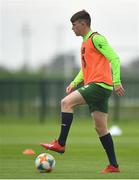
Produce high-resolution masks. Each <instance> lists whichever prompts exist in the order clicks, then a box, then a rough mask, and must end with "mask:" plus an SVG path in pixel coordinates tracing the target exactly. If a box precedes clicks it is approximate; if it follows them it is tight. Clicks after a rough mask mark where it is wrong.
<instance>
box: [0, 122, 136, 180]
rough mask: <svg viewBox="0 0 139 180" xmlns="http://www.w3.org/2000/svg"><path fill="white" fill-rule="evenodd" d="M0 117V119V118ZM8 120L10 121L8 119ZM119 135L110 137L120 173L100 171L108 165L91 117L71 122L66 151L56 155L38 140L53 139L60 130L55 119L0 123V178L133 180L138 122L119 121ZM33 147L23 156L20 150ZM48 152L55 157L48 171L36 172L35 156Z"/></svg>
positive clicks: (134, 177)
mask: <svg viewBox="0 0 139 180" xmlns="http://www.w3.org/2000/svg"><path fill="white" fill-rule="evenodd" d="M0 120H1V119H0ZM11 121H12V120H11ZM119 126H120V128H121V129H122V131H123V135H122V136H118V137H114V142H115V149H116V154H117V158H118V161H119V164H120V169H121V173H112V174H100V171H101V170H102V169H103V168H104V167H105V166H106V165H107V164H108V161H107V158H106V155H105V152H104V150H103V148H102V146H101V144H100V142H99V139H98V138H97V135H96V132H95V130H94V129H93V128H92V122H91V120H88V119H84V120H81V121H79V120H78V121H77V120H76V119H75V121H74V122H73V124H72V127H71V131H70V134H69V138H68V143H67V147H66V152H65V154H63V155H60V154H58V153H55V152H50V151H45V150H44V149H43V148H42V147H40V146H39V143H40V142H49V141H51V140H53V139H55V138H56V137H57V136H58V134H59V130H60V125H59V123H58V122H52V121H49V122H46V123H45V124H42V125H41V124H36V123H22V122H21V123H19V121H18V122H13V123H12V122H11V123H0V178H1V179H137V178H139V122H138V121H134V122H132V121H128V122H127V121H124V122H120V123H119ZM29 148H31V149H33V150H34V151H35V152H36V154H35V155H23V154H22V151H23V150H24V149H29ZM42 152H48V153H50V154H52V155H53V156H54V157H55V159H56V167H55V169H54V170H53V171H52V172H51V173H39V172H38V171H37V170H36V168H35V165H34V160H35V157H36V156H37V155H38V154H40V153H42Z"/></svg>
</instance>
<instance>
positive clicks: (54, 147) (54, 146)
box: [40, 140, 65, 153]
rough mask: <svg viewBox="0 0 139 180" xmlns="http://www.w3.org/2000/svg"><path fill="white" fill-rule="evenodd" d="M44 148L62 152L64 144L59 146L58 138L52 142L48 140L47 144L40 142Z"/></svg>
mask: <svg viewBox="0 0 139 180" xmlns="http://www.w3.org/2000/svg"><path fill="white" fill-rule="evenodd" d="M40 145H41V146H42V147H44V148H45V149H48V150H51V151H56V152H58V153H64V152H65V146H61V145H60V144H59V142H58V140H55V141H53V142H50V143H48V144H44V143H41V144H40Z"/></svg>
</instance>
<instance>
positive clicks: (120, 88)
mask: <svg viewBox="0 0 139 180" xmlns="http://www.w3.org/2000/svg"><path fill="white" fill-rule="evenodd" d="M114 90H115V92H116V94H117V95H118V96H124V94H125V90H124V88H123V86H122V84H120V85H114Z"/></svg>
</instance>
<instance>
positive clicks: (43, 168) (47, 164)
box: [35, 153, 56, 172]
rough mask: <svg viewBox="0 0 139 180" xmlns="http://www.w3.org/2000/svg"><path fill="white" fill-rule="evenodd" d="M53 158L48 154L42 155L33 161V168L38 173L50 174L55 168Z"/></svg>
mask: <svg viewBox="0 0 139 180" xmlns="http://www.w3.org/2000/svg"><path fill="white" fill-rule="evenodd" d="M55 163H56V161H55V158H54V157H53V156H52V155H51V154H48V153H42V154H40V155H38V156H37V157H36V159H35V166H36V168H37V169H38V170H39V172H51V171H52V170H53V169H54V168H55Z"/></svg>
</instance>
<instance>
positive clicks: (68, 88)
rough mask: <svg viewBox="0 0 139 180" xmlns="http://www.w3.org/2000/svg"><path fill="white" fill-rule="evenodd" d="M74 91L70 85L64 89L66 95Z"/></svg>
mask: <svg viewBox="0 0 139 180" xmlns="http://www.w3.org/2000/svg"><path fill="white" fill-rule="evenodd" d="M73 90H74V86H73V85H72V84H70V85H69V86H68V87H67V88H66V93H67V94H70V93H71V92H72V91H73Z"/></svg>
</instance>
